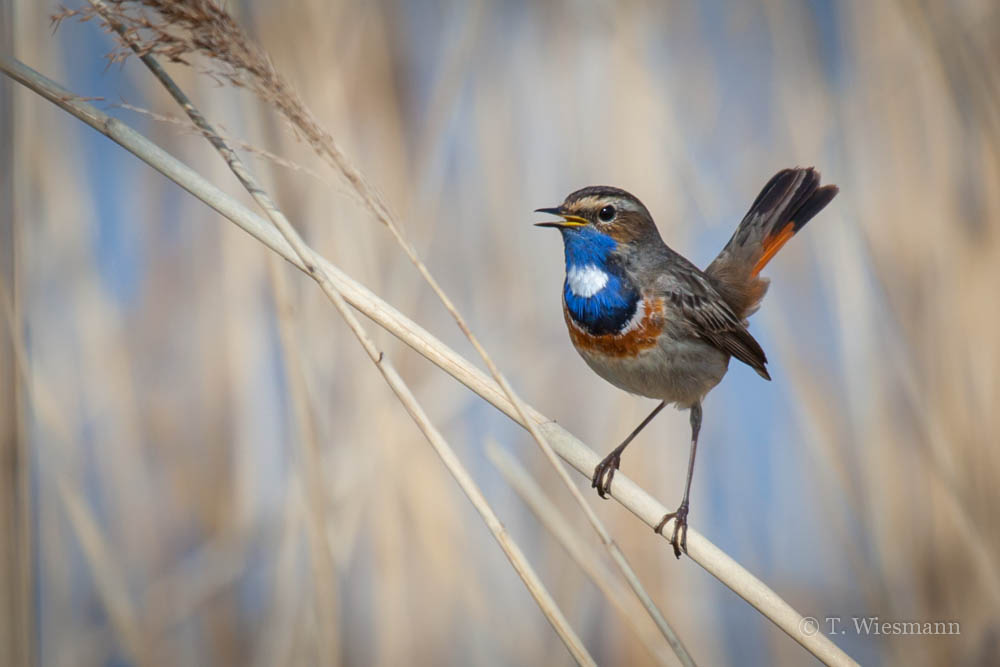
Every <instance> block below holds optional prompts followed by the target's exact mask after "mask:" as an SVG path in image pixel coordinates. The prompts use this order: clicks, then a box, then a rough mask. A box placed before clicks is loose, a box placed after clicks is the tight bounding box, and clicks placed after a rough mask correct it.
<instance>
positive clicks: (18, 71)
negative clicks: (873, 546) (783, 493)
mask: <svg viewBox="0 0 1000 667" xmlns="http://www.w3.org/2000/svg"><path fill="white" fill-rule="evenodd" d="M0 70H2V71H4V72H5V73H6V74H7V75H8V76H10V77H11V78H13V79H15V80H16V81H18V82H19V83H21V84H23V85H25V86H26V87H28V88H29V89H31V90H32V91H34V92H36V93H38V94H39V95H41V96H42V97H44V98H46V99H47V100H49V101H50V102H52V103H54V104H56V105H57V106H59V107H60V108H62V109H64V110H65V111H67V112H69V113H70V114H72V115H73V116H75V117H77V118H78V119H80V120H82V121H83V122H85V123H87V124H88V125H90V126H91V127H93V128H94V129H96V130H98V131H99V132H101V133H103V134H105V135H106V136H108V137H109V138H110V139H112V140H113V141H115V142H116V143H118V144H119V145H120V146H122V147H123V148H125V149H126V150H128V151H130V152H131V153H133V154H134V155H136V156H137V157H139V158H140V159H142V160H143V161H145V162H146V163H147V164H149V165H150V166H151V167H153V168H154V169H156V170H157V171H159V172H160V173H162V174H163V175H164V176H166V177H167V178H169V179H171V180H172V181H174V182H175V183H177V184H178V185H180V186H181V187H182V188H184V189H185V190H187V191H188V192H190V193H191V194H193V195H194V196H196V197H198V198H199V199H201V200H202V201H203V202H204V203H206V204H207V205H208V206H210V207H211V208H213V209H214V210H216V211H217V212H219V213H220V214H222V215H223V216H224V217H226V218H227V219H229V220H230V221H232V222H233V223H234V224H236V225H237V226H239V227H240V228H241V229H243V230H244V231H246V232H247V233H249V234H250V235H251V236H253V237H254V238H256V239H258V240H259V241H261V242H262V243H263V244H264V245H266V246H267V247H268V248H270V249H271V250H273V251H275V252H277V253H278V254H279V255H281V256H282V257H283V258H284V259H286V260H287V261H288V262H290V263H292V264H293V265H295V266H297V267H298V268H299V269H301V270H303V271H306V270H307V269H306V265H305V263H304V262H303V261H302V260H301V259H300V258H299V256H298V255H297V253H296V252H295V251H294V250H293V248H292V247H291V246H290V245H289V243H288V241H286V240H285V239H284V237H283V236H282V235H281V233H280V232H279V231H278V230H277V229H276V228H275V227H274V226H273V225H272V224H270V223H269V222H267V221H265V220H264V219H262V218H261V217H260V216H258V215H256V214H254V213H252V212H250V211H248V210H247V209H246V208H245V207H243V206H242V205H240V204H239V203H238V202H236V201H235V200H233V199H232V198H231V197H229V196H227V195H226V194H224V193H223V192H221V191H220V190H219V189H218V188H216V187H215V186H213V185H211V184H210V183H208V182H207V181H206V180H205V179H203V178H201V177H200V176H199V175H198V174H197V172H195V171H194V170H192V169H191V168H190V167H188V166H187V165H185V164H183V163H181V162H180V161H178V160H177V159H176V158H173V157H172V156H170V155H169V154H168V153H166V152H165V151H163V150H162V149H161V148H159V147H158V146H156V145H155V144H153V143H152V142H150V141H149V140H147V139H146V138H145V137H143V136H142V135H140V134H139V133H137V132H135V131H134V130H133V129H132V128H130V127H128V126H127V125H126V124H124V123H122V122H121V121H119V120H117V119H115V118H112V117H110V116H108V115H107V114H105V113H103V112H101V111H100V110H98V109H96V108H95V107H94V106H93V105H90V104H88V103H86V102H84V101H81V100H80V99H79V98H78V97H76V96H75V95H73V94H72V93H70V92H68V91H66V90H65V89H63V88H61V87H60V86H58V84H55V83H54V82H52V81H50V80H48V79H46V78H45V77H43V76H42V75H40V74H38V73H37V72H35V71H34V70H32V69H30V68H28V67H26V66H25V65H23V64H21V63H19V62H17V61H14V60H11V59H8V58H0ZM317 263H318V266H319V267H321V268H322V272H323V274H324V275H325V276H327V277H328V278H329V280H330V281H331V282H332V283H333V284H335V286H336V288H337V290H338V291H339V292H340V293H341V294H343V295H344V298H345V299H346V300H347V301H349V302H350V303H351V305H353V306H354V307H355V308H357V309H358V310H360V311H361V312H363V313H364V314H365V315H367V316H368V317H369V318H371V319H372V320H373V321H375V322H376V323H377V324H379V325H380V326H382V327H383V328H385V329H386V330H387V331H389V332H390V333H392V334H393V335H395V336H396V337H397V338H399V339H400V340H402V341H403V342H404V343H406V344H407V345H409V346H410V347H412V348H413V349H414V350H416V351H417V352H418V353H420V354H421V355H422V356H424V357H425V358H426V359H428V360H429V361H431V362H432V363H434V364H435V365H437V366H438V367H440V368H441V369H442V370H444V371H445V372H447V373H449V374H450V375H452V376H453V377H454V378H455V379H457V380H458V381H459V382H461V383H462V384H464V385H465V386H466V387H468V388H469V389H471V390H472V391H474V392H475V393H476V394H478V395H479V396H481V397H482V398H484V399H485V400H487V401H488V402H490V403H491V404H493V405H494V406H495V407H496V408H497V409H499V410H500V411H501V412H503V413H504V414H506V415H507V416H508V417H510V418H511V419H513V420H514V421H515V422H517V423H519V424H520V423H521V422H520V421H519V420H518V418H517V412H516V411H515V409H514V406H513V405H512V404H511V403H510V401H509V400H508V399H507V397H506V396H505V394H504V392H503V391H502V390H501V388H500V387H499V386H498V385H497V384H496V382H494V381H493V380H491V379H490V378H489V377H487V376H486V375H485V374H484V373H483V372H482V371H480V370H479V369H477V368H476V367H475V366H474V365H473V364H471V363H470V362H469V361H467V360H466V359H464V358H463V357H461V356H460V355H459V354H458V353H456V352H455V351H454V350H452V349H450V348H449V347H448V346H446V345H445V344H444V343H442V342H441V341H440V340H438V339H437V338H435V337H434V336H432V335H431V334H430V333H428V332H427V331H426V330H424V329H423V328H422V327H420V326H419V325H418V324H416V323H415V322H413V321H412V320H410V319H408V318H407V317H405V316H404V315H402V314H401V313H399V312H398V311H397V310H396V309H395V308H393V307H392V306H391V305H389V304H388V303H386V302H385V301H383V300H381V299H379V298H378V297H377V296H375V295H374V294H373V293H371V292H370V291H369V290H368V289H366V288H365V287H363V286H362V285H360V284H359V283H357V282H356V281H354V280H353V279H351V278H350V277H349V276H347V275H346V274H344V273H343V272H342V271H340V270H339V269H337V268H336V267H335V266H334V265H333V264H332V263H330V262H329V261H328V260H325V259H323V258H322V257H317ZM528 418H529V419H530V420H532V421H534V423H535V424H537V425H539V426H540V427H541V430H542V432H543V434H544V435H545V438H546V440H547V441H548V442H549V443H550V444H551V445H552V446H553V449H555V450H556V452H557V453H558V454H559V455H560V456H561V457H562V458H563V459H565V460H566V461H567V462H569V463H570V464H571V465H572V466H573V467H574V468H576V469H577V470H578V471H580V472H581V473H582V474H583V475H585V476H587V477H588V478H589V476H590V473H591V471H593V469H594V467H595V466H596V465H597V463H598V462H599V460H600V456H598V454H597V453H595V452H594V451H593V450H591V449H590V448H588V447H587V446H586V445H584V444H583V443H582V442H581V441H579V440H578V439H577V438H575V437H574V436H573V435H572V434H570V433H569V432H568V431H566V430H565V429H563V428H562V427H561V426H559V425H558V424H556V423H555V422H553V421H552V420H550V419H548V418H546V417H545V416H544V415H542V414H541V413H540V412H538V411H537V410H534V409H532V408H530V407H529V408H528ZM522 425H523V424H522ZM615 482H616V486H615V489H613V492H612V494H611V495H612V497H614V498H615V499H616V500H618V501H619V502H620V503H622V505H624V506H625V507H626V508H627V509H629V510H630V511H631V512H632V513H633V514H635V515H636V516H637V517H639V518H640V519H641V520H642V521H643V522H645V523H646V524H647V525H648V526H650V527H653V526H655V525H656V524H657V523H659V521H660V518H661V517H662V516H663V515H664V514H665V513H666V512H667V508H666V507H665V506H664V505H663V504H662V503H660V502H658V501H657V500H655V499H654V498H653V497H652V496H650V495H649V494H648V493H647V492H646V491H644V490H643V489H642V488H640V487H639V486H638V485H636V484H635V483H634V482H632V481H631V480H630V479H629V478H628V477H626V476H625V475H618V476H616V478H615ZM664 541H665V542H666V538H664ZM688 555H689V556H690V557H691V559H692V560H693V561H694V562H696V563H698V564H699V565H701V566H702V567H703V568H705V569H706V570H707V571H708V572H709V573H710V574H712V575H713V576H714V577H716V578H717V579H718V580H719V581H720V582H722V583H723V584H724V585H726V586H727V587H728V588H730V589H731V590H732V591H733V592H735V593H736V594H737V595H739V596H740V597H742V598H743V599H744V600H746V601H747V602H748V603H750V604H751V605H752V606H753V607H754V608H755V609H757V610H758V611H760V612H761V613H762V614H763V615H764V616H766V617H767V618H768V619H770V620H771V621H772V622H773V623H774V624H775V625H777V626H778V627H779V628H781V629H782V630H783V631H784V632H786V633H787V634H788V635H789V636H790V637H791V638H792V639H794V640H795V641H796V642H798V643H799V644H800V645H801V646H802V647H803V648H805V649H806V650H808V651H809V652H810V653H812V654H813V655H815V656H816V657H817V658H818V659H820V660H821V661H822V662H824V663H826V664H830V665H853V664H856V663H855V662H854V661H853V660H852V659H851V658H850V657H849V656H848V655H847V654H846V653H844V652H843V651H842V650H841V649H839V648H838V647H837V646H836V645H835V644H834V643H833V642H832V641H830V639H829V638H828V637H826V636H825V635H824V634H823V633H816V634H811V635H810V634H807V633H804V632H803V631H802V625H801V624H802V621H803V617H802V615H801V614H799V613H798V612H796V611H795V610H794V609H793V608H792V607H791V606H790V605H789V604H788V603H787V602H785V601H784V600H783V599H782V598H781V597H779V596H778V595H777V594H776V593H775V592H774V591H773V590H771V589H770V588H768V587H767V586H766V585H765V584H764V583H763V582H761V581H760V580H759V579H757V578H756V577H755V576H753V575H752V574H750V572H748V571H747V570H746V569H745V568H743V567H742V566H741V565H740V564H739V563H737V562H736V561H734V560H733V559H732V558H730V557H729V556H727V555H726V554H725V553H724V552H723V551H721V550H720V549H718V547H716V546H715V545H714V544H712V543H711V542H710V541H709V540H707V539H706V538H705V537H703V536H702V535H701V534H700V533H698V532H697V531H695V530H693V529H692V530H690V531H689V533H688Z"/></svg>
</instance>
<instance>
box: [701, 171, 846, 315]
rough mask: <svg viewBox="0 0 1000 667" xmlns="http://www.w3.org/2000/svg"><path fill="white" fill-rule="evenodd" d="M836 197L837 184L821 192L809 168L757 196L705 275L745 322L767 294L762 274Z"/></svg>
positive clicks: (782, 177) (781, 175)
mask: <svg viewBox="0 0 1000 667" xmlns="http://www.w3.org/2000/svg"><path fill="white" fill-rule="evenodd" d="M837 192H839V190H838V188H837V186H836V185H824V186H823V187H820V185H819V172H817V171H816V170H815V169H813V168H812V167H810V168H808V169H800V168H795V169H783V170H782V171H779V172H778V173H777V174H775V175H774V177H772V178H771V180H770V181H768V182H767V185H765V186H764V189H763V190H761V192H760V194H759V195H757V199H755V200H754V202H753V204H752V205H751V206H750V210H749V211H747V214H746V215H745V216H744V217H743V221H742V222H740V226H739V227H737V228H736V231H735V232H734V233H733V237H732V238H731V239H729V243H727V244H726V247H725V248H723V249H722V252H721V253H719V256H718V257H716V258H715V261H713V262H712V263H711V264H710V265H709V266H708V268H707V269H706V270H705V273H707V274H708V276H709V277H710V278H712V280H713V282H714V283H715V286H716V288H717V289H718V290H719V291H720V292H721V293H722V296H723V297H724V298H725V299H726V301H728V302H729V305H730V306H732V308H733V310H734V311H735V312H736V313H737V314H738V315H739V316H740V317H741V318H746V317H749V316H750V315H751V314H753V312H754V311H756V310H757V308H758V307H759V305H760V300H761V299H762V298H764V294H765V293H766V292H767V286H768V281H767V279H766V278H760V277H759V274H760V271H761V269H763V268H764V267H765V266H766V265H767V263H768V262H770V261H771V258H772V257H774V256H775V255H776V254H777V253H778V251H779V250H781V247H782V246H783V245H785V243H787V242H788V239H790V238H792V237H793V236H795V234H796V232H798V231H799V230H800V229H802V228H803V227H804V226H805V224H806V223H807V222H809V221H810V220H811V219H812V218H813V216H815V215H816V214H817V213H819V212H820V211H821V210H822V209H823V207H824V206H826V205H827V204H829V203H830V200H832V199H833V198H834V197H835V196H837Z"/></svg>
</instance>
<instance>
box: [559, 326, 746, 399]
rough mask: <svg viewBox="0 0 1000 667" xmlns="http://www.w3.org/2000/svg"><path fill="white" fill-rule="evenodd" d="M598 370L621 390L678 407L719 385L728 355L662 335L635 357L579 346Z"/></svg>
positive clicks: (592, 366)
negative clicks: (656, 341) (656, 342)
mask: <svg viewBox="0 0 1000 667" xmlns="http://www.w3.org/2000/svg"><path fill="white" fill-rule="evenodd" d="M577 351H578V352H579V353H580V356H581V357H583V360H584V361H586V362H587V365H588V366H590V367H591V368H592V369H593V370H594V372H595V373H597V374H598V375H600V376H601V377H602V378H604V379H605V380H607V381H608V382H610V383H611V384H613V385H615V386H616V387H618V388H620V389H624V390H625V391H627V392H630V393H633V394H639V395H641V396H647V397H649V398H655V399H659V400H665V401H667V402H669V403H676V404H677V405H678V406H679V407H687V406H689V405H691V404H692V403H694V402H696V401H699V400H701V399H702V398H703V397H704V396H705V394H707V393H708V392H709V391H710V390H711V389H712V388H713V387H715V385H717V384H719V381H720V380H722V377H723V376H724V375H725V374H726V369H727V368H728V366H729V355H727V354H725V353H724V352H721V351H719V350H718V349H716V348H715V347H713V346H711V345H709V344H707V343H704V342H702V341H700V340H697V339H680V340H669V339H666V338H665V337H664V338H662V339H661V340H660V341H659V342H658V344H657V345H656V346H654V347H651V348H648V349H646V350H643V351H641V352H639V353H638V354H636V355H634V356H618V355H614V356H613V355H608V354H605V353H602V352H600V351H597V350H592V349H586V348H584V347H580V346H578V347H577Z"/></svg>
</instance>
